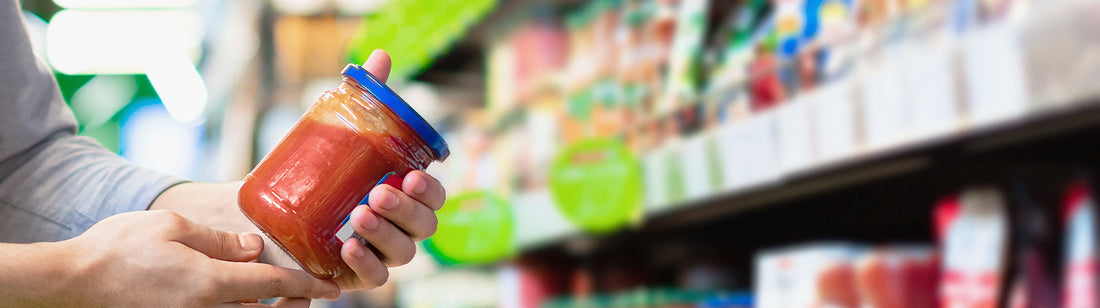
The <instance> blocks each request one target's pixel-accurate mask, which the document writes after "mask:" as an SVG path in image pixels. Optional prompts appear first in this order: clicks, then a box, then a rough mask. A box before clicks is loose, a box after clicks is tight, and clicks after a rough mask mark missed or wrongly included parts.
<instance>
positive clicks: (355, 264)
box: [340, 239, 390, 288]
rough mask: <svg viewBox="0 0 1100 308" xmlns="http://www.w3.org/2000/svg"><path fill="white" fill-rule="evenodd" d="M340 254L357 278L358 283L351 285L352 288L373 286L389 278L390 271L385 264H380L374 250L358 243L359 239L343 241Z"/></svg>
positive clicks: (379, 284)
mask: <svg viewBox="0 0 1100 308" xmlns="http://www.w3.org/2000/svg"><path fill="white" fill-rule="evenodd" d="M340 256H341V257H343V258H344V262H345V263H347V264H348V267H351V269H352V270H353V271H355V274H356V276H357V277H358V278H359V283H358V284H356V285H354V286H351V287H353V288H375V287H378V286H381V285H382V284H384V283H386V280H388V279H390V272H389V270H387V269H386V265H384V264H382V261H381V260H379V259H378V257H377V256H375V255H374V252H372V251H370V249H367V247H366V246H363V245H362V244H359V241H356V240H354V239H350V240H347V241H344V246H343V247H341V248H340Z"/></svg>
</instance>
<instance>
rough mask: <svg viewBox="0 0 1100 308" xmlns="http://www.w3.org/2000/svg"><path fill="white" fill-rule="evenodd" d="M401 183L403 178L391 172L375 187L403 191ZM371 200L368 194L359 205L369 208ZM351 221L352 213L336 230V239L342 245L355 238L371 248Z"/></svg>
mask: <svg viewBox="0 0 1100 308" xmlns="http://www.w3.org/2000/svg"><path fill="white" fill-rule="evenodd" d="M401 182H403V181H402V178H401V177H400V176H398V175H397V172H393V171H390V172H389V173H386V175H383V176H382V179H381V180H378V184H374V186H378V185H382V184H389V185H390V186H393V187H394V188H397V189H401ZM369 200H370V193H367V195H366V196H363V200H362V201H359V204H360V205H363V204H366V205H368V206H369V205H370V204H369ZM349 220H351V213H348V216H347V217H344V221H341V222H340V227H339V228H338V229H336V238H337V239H339V240H340V242H341V243H343V242H345V241H347V240H348V239H350V238H354V239H356V240H357V241H359V243H362V244H363V245H367V246H368V247H369V244H368V243H367V240H366V239H363V237H361V236H359V233H356V232H355V228H354V227H352V226H351V224H348V221H349Z"/></svg>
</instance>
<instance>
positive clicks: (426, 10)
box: [348, 0, 496, 81]
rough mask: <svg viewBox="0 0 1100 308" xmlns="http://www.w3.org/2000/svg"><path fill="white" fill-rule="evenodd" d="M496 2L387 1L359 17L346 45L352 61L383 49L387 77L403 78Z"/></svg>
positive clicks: (416, 70)
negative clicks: (389, 60) (389, 65)
mask: <svg viewBox="0 0 1100 308" xmlns="http://www.w3.org/2000/svg"><path fill="white" fill-rule="evenodd" d="M495 5H496V0H402V1H389V2H387V3H386V4H384V5H383V7H382V8H380V9H378V11H375V12H373V13H371V14H368V15H367V16H364V17H363V22H362V25H361V26H360V30H359V31H358V32H357V33H356V34H355V36H354V37H353V38H352V41H351V43H350V44H348V58H349V61H350V62H352V63H363V62H366V61H367V57H369V56H370V53H371V51H373V50H375V49H385V50H386V51H388V52H389V54H390V57H391V58H392V59H393V67H392V69H391V70H390V80H397V81H400V80H404V79H407V78H409V77H410V76H412V75H414V74H416V73H417V72H419V71H420V70H421V69H423V68H424V67H425V66H426V65H427V64H429V62H430V61H431V59H432V58H434V57H435V56H437V55H439V54H440V53H442V52H443V51H445V50H446V49H447V48H448V47H449V46H450V44H451V43H452V42H453V41H454V40H455V39H458V38H460V37H462V36H463V35H465V32H466V30H467V29H469V28H470V27H471V26H473V24H474V23H476V22H477V21H479V20H480V19H481V18H482V17H483V16H484V15H485V14H486V13H488V12H489V11H491V10H492V9H493V7H494V6H495Z"/></svg>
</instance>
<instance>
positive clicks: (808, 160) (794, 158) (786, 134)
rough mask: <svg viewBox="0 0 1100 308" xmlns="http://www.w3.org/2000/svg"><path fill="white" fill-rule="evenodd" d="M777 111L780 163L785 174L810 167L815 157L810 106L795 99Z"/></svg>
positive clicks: (801, 99)
mask: <svg viewBox="0 0 1100 308" xmlns="http://www.w3.org/2000/svg"><path fill="white" fill-rule="evenodd" d="M775 111H776V117H777V118H776V127H777V129H778V131H779V140H778V141H779V143H778V150H779V163H780V166H781V168H782V170H783V172H785V173H786V172H791V171H797V170H800V169H803V168H806V167H809V166H810V164H812V163H813V157H814V156H813V140H812V139H811V138H812V134H811V133H810V110H809V104H808V103H807V102H806V101H805V100H804V99H803V98H795V99H794V100H792V101H790V102H787V103H786V104H783V105H781V106H779V107H777V108H776V110H775Z"/></svg>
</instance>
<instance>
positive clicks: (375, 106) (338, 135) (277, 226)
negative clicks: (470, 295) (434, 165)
mask: <svg viewBox="0 0 1100 308" xmlns="http://www.w3.org/2000/svg"><path fill="white" fill-rule="evenodd" d="M344 75H345V78H344V82H343V84H341V85H340V86H339V87H338V88H336V89H333V90H330V91H328V92H326V93H325V94H323V95H322V96H321V97H320V98H318V100H317V101H316V102H314V104H313V106H311V107H310V109H309V110H308V111H306V114H305V115H303V116H302V118H301V119H299V120H298V123H296V124H295V125H294V128H292V129H291V131H290V132H289V133H288V134H287V135H286V136H285V137H284V138H283V140H282V141H280V142H279V144H278V145H276V146H275V148H274V149H272V150H271V152H270V153H268V155H267V156H266V157H265V158H264V159H263V161H261V162H260V164H259V165H257V166H256V168H255V169H253V170H252V172H251V173H249V175H248V176H247V177H246V178H245V183H244V184H243V185H242V186H241V188H240V191H239V192H238V203H239V205H240V208H241V211H242V212H244V214H245V216H246V217H248V218H249V219H250V220H251V221H252V222H253V223H254V224H255V225H256V226H257V227H259V228H260V230H261V231H263V232H264V233H266V234H267V235H268V237H270V238H271V239H272V241H273V242H275V243H276V244H278V245H279V246H280V247H281V248H282V249H283V250H285V251H286V252H287V253H289V254H290V255H291V256H292V257H293V258H294V259H295V260H296V261H297V262H298V263H299V264H300V265H301V266H302V268H303V269H305V270H306V271H308V272H309V273H311V274H313V275H314V276H316V277H318V278H322V279H329V278H339V276H341V275H343V274H352V275H354V273H353V272H352V270H351V268H349V267H348V266H347V264H345V263H344V261H343V259H342V257H341V256H340V249H341V246H342V245H343V240H346V239H341V238H338V237H337V236H336V232H337V230H338V229H340V227H342V226H343V224H344V222H345V218H346V217H347V216H348V215H349V214H350V213H351V211H352V209H354V208H355V206H357V205H358V204H359V203H360V200H364V196H366V195H367V193H368V192H370V190H371V188H373V187H374V185H375V184H376V183H378V182H379V180H381V179H382V178H383V176H385V175H386V174H387V173H389V172H395V173H396V174H399V175H404V174H405V173H408V172H409V171H412V170H414V169H424V168H425V167H427V166H428V164H430V163H431V162H432V161H436V160H443V159H445V158H446V156H447V153H448V149H447V147H446V143H444V142H443V139H442V137H441V136H439V134H438V133H437V132H435V131H434V129H432V128H431V126H430V125H428V124H427V122H426V121H424V120H423V118H420V116H419V115H418V114H416V113H415V111H412V108H411V107H408V105H407V104H405V102H404V101H402V100H401V99H400V98H399V97H397V95H396V94H393V93H392V90H390V89H389V88H388V87H385V86H384V85H382V84H381V83H380V82H378V81H377V79H374V78H373V76H370V75H369V74H368V73H366V71H365V70H363V69H362V68H361V67H358V66H354V65H349V66H348V68H346V69H345V72H344ZM397 104H400V105H397ZM410 112H411V113H410ZM417 121H420V122H417ZM416 125H421V126H416ZM424 127H427V129H428V130H430V131H425V130H423V128H424ZM364 201H365V200H364Z"/></svg>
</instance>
